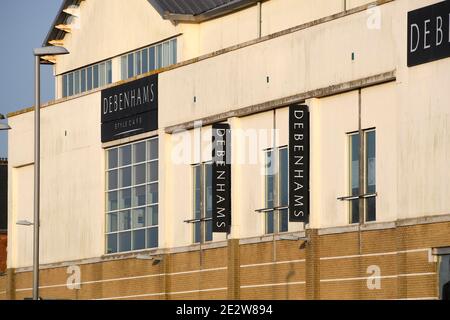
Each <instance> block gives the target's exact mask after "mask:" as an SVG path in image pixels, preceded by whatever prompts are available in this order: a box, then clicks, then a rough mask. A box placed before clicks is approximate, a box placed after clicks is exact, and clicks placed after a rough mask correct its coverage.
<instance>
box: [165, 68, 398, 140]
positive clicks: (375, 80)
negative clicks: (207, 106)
mask: <svg viewBox="0 0 450 320" xmlns="http://www.w3.org/2000/svg"><path fill="white" fill-rule="evenodd" d="M395 80H396V76H395V70H391V71H388V72H385V73H381V74H377V75H373V76H370V77H366V78H362V79H358V80H352V81H348V82H343V83H339V84H335V85H331V86H328V87H325V88H319V89H315V90H312V91H307V92H303V93H299V94H296V95H293V96H289V97H285V98H280V99H275V100H271V101H268V102H264V103H260V104H256V105H252V106H248V107H243V108H239V109H235V110H232V111H228V112H223V113H219V114H217V115H214V116H209V117H205V118H201V119H197V120H193V121H189V122H185V123H182V124H179V125H174V126H169V127H166V129H165V132H166V133H169V134H171V133H176V132H177V131H184V130H190V129H193V128H194V123H195V122H196V121H201V122H202V125H205V126H207V125H210V124H213V123H216V122H221V121H225V120H227V119H229V118H233V117H245V116H248V115H252V114H255V113H260V112H264V111H269V110H273V109H276V108H283V107H286V106H288V105H290V104H293V103H302V102H304V101H305V100H306V99H312V98H324V97H328V96H332V95H335V94H340V93H345V92H348V91H353V90H357V89H361V88H367V87H371V86H374V85H377V84H381V83H386V82H391V81H395Z"/></svg>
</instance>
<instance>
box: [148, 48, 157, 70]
mask: <svg viewBox="0 0 450 320" xmlns="http://www.w3.org/2000/svg"><path fill="white" fill-rule="evenodd" d="M148 52H149V55H148V59H149V61H148V66H149V71H153V70H155V69H156V63H155V58H156V57H155V47H151V48H149V49H148Z"/></svg>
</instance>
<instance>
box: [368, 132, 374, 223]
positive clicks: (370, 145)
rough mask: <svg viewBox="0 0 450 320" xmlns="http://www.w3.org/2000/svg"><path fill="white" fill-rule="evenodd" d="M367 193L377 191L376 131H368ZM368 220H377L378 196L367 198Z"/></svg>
mask: <svg viewBox="0 0 450 320" xmlns="http://www.w3.org/2000/svg"><path fill="white" fill-rule="evenodd" d="M365 146H366V193H375V192H376V136H375V131H369V132H367V133H366V143H365ZM366 220H367V221H375V220H376V198H367V199H366Z"/></svg>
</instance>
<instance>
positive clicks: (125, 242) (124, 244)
mask: <svg viewBox="0 0 450 320" xmlns="http://www.w3.org/2000/svg"><path fill="white" fill-rule="evenodd" d="M119 251H120V252H125V251H131V232H122V233H119Z"/></svg>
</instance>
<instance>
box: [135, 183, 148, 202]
mask: <svg viewBox="0 0 450 320" xmlns="http://www.w3.org/2000/svg"><path fill="white" fill-rule="evenodd" d="M145 204H146V203H145V186H141V187H135V188H133V207H139V206H145Z"/></svg>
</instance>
